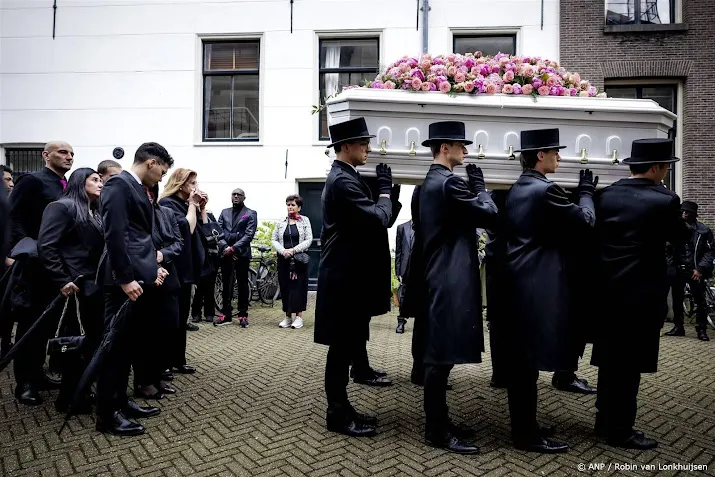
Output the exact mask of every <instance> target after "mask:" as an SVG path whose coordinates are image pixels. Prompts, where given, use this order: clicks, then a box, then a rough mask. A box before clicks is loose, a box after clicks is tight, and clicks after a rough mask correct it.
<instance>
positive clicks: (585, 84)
mask: <svg viewBox="0 0 715 477" xmlns="http://www.w3.org/2000/svg"><path fill="white" fill-rule="evenodd" d="M589 86H591V85H590V84H588V81H581V83H579V87H580V88H581V91H588V88H589Z"/></svg>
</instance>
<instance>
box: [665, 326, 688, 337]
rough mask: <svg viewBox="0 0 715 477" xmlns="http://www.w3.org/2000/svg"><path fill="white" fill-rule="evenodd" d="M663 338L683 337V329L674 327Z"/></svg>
mask: <svg viewBox="0 0 715 477" xmlns="http://www.w3.org/2000/svg"><path fill="white" fill-rule="evenodd" d="M665 336H685V328H683V327H682V326H679V325H675V326H674V327H673V329H672V330H670V331H668V332H666V333H665Z"/></svg>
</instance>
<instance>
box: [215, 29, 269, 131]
mask: <svg viewBox="0 0 715 477" xmlns="http://www.w3.org/2000/svg"><path fill="white" fill-rule="evenodd" d="M203 46H204V59H203V79H204V123H203V138H204V141H214V140H222V141H257V140H258V125H259V122H258V118H259V107H258V106H259V105H258V98H259V96H258V88H259V86H258V71H259V62H260V60H259V58H260V56H259V46H260V45H259V41H258V40H249V41H230V42H229V41H221V42H204V45H203Z"/></svg>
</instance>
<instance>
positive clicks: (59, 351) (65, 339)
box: [47, 294, 84, 357]
mask: <svg viewBox="0 0 715 477" xmlns="http://www.w3.org/2000/svg"><path fill="white" fill-rule="evenodd" d="M73 296H74V302H75V307H76V309H77V321H78V322H79V333H80V335H79V336H60V329H61V328H62V322H63V321H64V319H65V315H66V314H67V306H68V305H69V302H70V297H67V300H66V301H65V306H64V308H63V309H62V316H60V322H59V323H58V324H57V331H55V337H54V338H50V339H49V340H47V354H48V355H50V356H56V357H64V356H68V355H70V354H79V353H80V352H81V351H82V347H83V346H84V326H82V319H81V318H80V316H79V299H78V298H77V294H74V295H73Z"/></svg>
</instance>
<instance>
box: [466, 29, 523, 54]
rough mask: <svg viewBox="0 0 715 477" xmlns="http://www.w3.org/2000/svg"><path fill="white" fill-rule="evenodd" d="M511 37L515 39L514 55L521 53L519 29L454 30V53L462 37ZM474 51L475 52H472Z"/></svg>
mask: <svg viewBox="0 0 715 477" xmlns="http://www.w3.org/2000/svg"><path fill="white" fill-rule="evenodd" d="M495 37H501V38H505V37H511V38H512V39H513V41H514V55H518V54H519V32H518V31H517V30H503V31H491V30H489V31H473V30H472V31H469V30H468V31H458V30H456V31H453V32H452V53H456V52H457V40H458V39H460V38H495ZM472 53H474V52H472Z"/></svg>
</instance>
